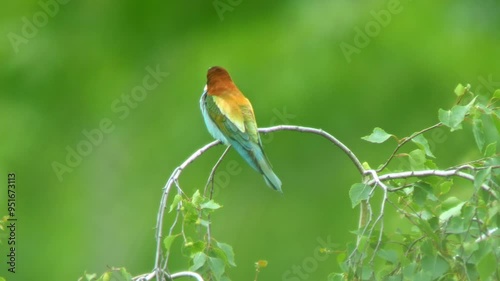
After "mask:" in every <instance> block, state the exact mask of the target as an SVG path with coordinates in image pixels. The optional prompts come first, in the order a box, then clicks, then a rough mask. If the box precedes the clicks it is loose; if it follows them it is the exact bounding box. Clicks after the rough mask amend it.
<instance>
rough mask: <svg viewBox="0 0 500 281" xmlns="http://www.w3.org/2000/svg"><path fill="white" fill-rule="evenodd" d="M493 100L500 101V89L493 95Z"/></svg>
mask: <svg viewBox="0 0 500 281" xmlns="http://www.w3.org/2000/svg"><path fill="white" fill-rule="evenodd" d="M493 98H495V99H500V89H496V90H495V92H494V93H493Z"/></svg>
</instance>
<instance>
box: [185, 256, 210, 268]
mask: <svg viewBox="0 0 500 281" xmlns="http://www.w3.org/2000/svg"><path fill="white" fill-rule="evenodd" d="M207 257H208V256H207V255H206V254H205V253H202V252H199V253H196V254H195V255H194V256H193V265H192V266H191V267H189V270H191V271H196V270H198V269H200V268H201V267H202V266H204V265H205V262H206V261H207Z"/></svg>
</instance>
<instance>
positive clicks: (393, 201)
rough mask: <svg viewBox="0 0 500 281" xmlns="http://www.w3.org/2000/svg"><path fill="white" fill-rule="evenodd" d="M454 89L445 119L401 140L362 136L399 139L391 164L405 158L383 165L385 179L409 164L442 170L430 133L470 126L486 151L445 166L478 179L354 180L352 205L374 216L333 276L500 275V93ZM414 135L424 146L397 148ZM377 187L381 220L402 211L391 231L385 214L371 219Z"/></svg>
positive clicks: (382, 137)
mask: <svg viewBox="0 0 500 281" xmlns="http://www.w3.org/2000/svg"><path fill="white" fill-rule="evenodd" d="M455 93H456V95H457V96H458V101H457V103H456V105H454V106H453V107H452V108H451V109H449V110H444V109H440V110H439V114H438V117H439V121H440V123H438V124H436V125H435V126H432V127H430V129H429V128H427V129H424V130H422V131H419V132H416V133H414V134H412V135H411V136H410V137H407V138H402V139H398V138H397V137H396V136H394V135H391V134H389V133H386V132H385V131H384V130H382V129H380V128H375V130H374V131H373V133H372V134H371V135H369V136H367V137H364V138H363V139H364V140H367V141H369V142H372V143H382V142H384V141H386V140H388V139H389V138H390V137H394V138H395V139H397V142H398V148H397V149H396V150H395V153H394V154H393V155H392V156H391V158H390V159H389V160H388V162H390V161H392V160H394V159H396V158H397V159H398V160H400V163H399V165H396V167H395V168H393V167H392V166H391V165H387V162H386V164H383V165H381V166H380V168H382V169H381V170H380V171H379V177H383V176H384V175H385V174H393V175H396V174H397V173H398V172H404V171H405V169H401V168H402V167H403V168H406V167H409V170H410V171H422V170H439V167H438V166H437V164H436V162H437V161H436V160H437V159H436V157H435V156H434V155H433V153H432V152H431V150H430V147H429V143H428V141H427V139H426V137H425V136H424V133H426V132H428V131H430V130H432V129H434V128H437V127H441V126H444V127H447V128H448V129H449V130H450V131H452V132H453V131H456V130H460V129H462V128H464V127H466V128H468V129H469V128H470V129H471V130H472V133H473V135H474V139H475V141H476V144H477V148H478V150H479V151H480V152H481V154H482V156H483V157H482V158H480V159H477V160H475V161H471V162H469V163H464V164H462V165H458V166H455V167H447V168H446V169H444V171H456V173H455V175H457V174H458V173H461V172H462V171H468V175H470V176H471V177H470V178H471V179H472V181H471V182H470V183H467V182H464V181H460V180H458V177H441V176H437V175H433V174H432V173H429V176H427V177H423V178H411V177H403V178H397V179H393V180H389V181H387V182H386V186H385V187H384V186H377V185H378V184H377V183H375V184H374V185H371V186H372V188H373V189H372V192H370V190H369V189H368V188H367V187H368V185H367V182H364V183H357V184H354V185H353V186H352V187H351V190H350V193H349V194H350V197H351V200H352V203H353V207H354V206H357V205H358V204H361V206H362V207H361V210H362V212H365V213H367V212H370V213H369V214H365V215H366V216H368V217H369V218H368V220H367V221H365V222H366V223H364V224H362V225H360V228H359V229H358V230H357V231H356V232H355V233H356V235H357V238H358V241H357V242H356V243H353V244H350V245H348V246H347V250H346V252H345V253H344V254H343V255H340V256H339V259H338V260H339V262H340V264H341V267H342V269H343V271H344V272H342V273H332V274H331V275H330V276H329V280H500V271H499V269H498V266H497V265H498V264H500V239H499V237H500V231H499V230H498V227H499V226H500V205H499V201H498V197H499V196H500V190H499V184H500V180H499V175H500V172H499V167H500V158H499V157H498V153H497V152H496V148H497V140H498V139H499V138H498V127H499V125H500V122H499V119H500V109H499V107H498V106H497V105H496V104H497V103H498V100H499V98H500V96H499V93H500V91H496V92H495V94H494V95H493V96H492V97H490V98H487V97H485V96H481V95H476V94H474V93H472V92H471V91H470V86H467V87H464V86H462V85H458V86H457V88H456V90H455ZM470 125H471V126H470ZM409 140H411V141H412V142H413V143H415V145H416V147H417V148H416V149H414V150H412V151H410V152H408V153H398V150H399V148H400V147H401V145H402V144H405V143H406V142H408V141H409ZM397 153H398V154H397ZM377 187H383V188H382V189H381V190H382V191H383V192H385V193H386V194H387V196H386V197H384V198H383V202H381V204H382V205H381V210H380V216H379V218H382V217H383V215H384V214H385V213H387V212H390V211H394V212H397V213H398V214H399V217H400V219H401V223H400V226H399V227H397V229H396V231H395V232H392V233H390V232H388V231H386V230H385V229H384V225H383V222H382V220H383V219H380V220H379V219H377V220H373V219H372V214H371V212H372V210H371V206H370V205H371V203H373V201H376V200H377V199H375V197H374V196H375V194H376V192H373V191H374V189H375V188H377ZM385 188H387V190H385ZM464 189H467V192H466V194H465V195H464V194H463V190H464ZM386 203H388V205H389V206H391V207H392V210H390V209H389V208H386V207H385V204H386ZM384 208H385V209H384Z"/></svg>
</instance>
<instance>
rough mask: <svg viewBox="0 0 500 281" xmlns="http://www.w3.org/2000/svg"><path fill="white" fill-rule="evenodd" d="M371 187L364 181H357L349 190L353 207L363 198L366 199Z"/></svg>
mask: <svg viewBox="0 0 500 281" xmlns="http://www.w3.org/2000/svg"><path fill="white" fill-rule="evenodd" d="M370 192H371V188H370V186H369V185H366V184H363V183H355V184H353V185H352V186H351V189H350V190H349V197H350V198H351V203H352V207H353V208H354V207H356V206H357V205H358V204H359V203H360V202H361V200H366V199H368V197H369V196H370Z"/></svg>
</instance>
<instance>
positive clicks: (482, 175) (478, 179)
mask: <svg viewBox="0 0 500 281" xmlns="http://www.w3.org/2000/svg"><path fill="white" fill-rule="evenodd" d="M490 178H491V167H488V168H486V169H482V170H479V171H478V172H477V173H476V176H475V177H474V187H475V188H479V187H481V185H483V183H485V182H488V181H489V180H490Z"/></svg>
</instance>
